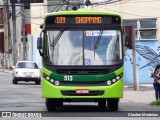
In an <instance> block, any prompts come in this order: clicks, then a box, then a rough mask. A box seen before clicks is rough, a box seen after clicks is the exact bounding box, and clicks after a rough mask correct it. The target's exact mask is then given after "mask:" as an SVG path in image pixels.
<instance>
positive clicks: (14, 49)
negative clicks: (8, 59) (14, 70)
mask: <svg viewBox="0 0 160 120" xmlns="http://www.w3.org/2000/svg"><path fill="white" fill-rule="evenodd" d="M12 26H13V47H12V52H13V53H12V56H13V57H12V58H13V64H14V65H15V64H16V62H17V40H16V15H15V3H12Z"/></svg>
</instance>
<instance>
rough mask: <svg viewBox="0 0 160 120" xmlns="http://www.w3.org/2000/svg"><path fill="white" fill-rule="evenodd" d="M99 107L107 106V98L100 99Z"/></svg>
mask: <svg viewBox="0 0 160 120" xmlns="http://www.w3.org/2000/svg"><path fill="white" fill-rule="evenodd" d="M98 107H100V108H105V107H106V99H100V100H99V101H98Z"/></svg>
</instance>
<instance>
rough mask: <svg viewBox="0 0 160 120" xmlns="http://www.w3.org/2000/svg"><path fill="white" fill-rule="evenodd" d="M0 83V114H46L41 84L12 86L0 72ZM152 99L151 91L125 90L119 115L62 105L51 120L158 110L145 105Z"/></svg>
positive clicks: (90, 105)
mask: <svg viewBox="0 0 160 120" xmlns="http://www.w3.org/2000/svg"><path fill="white" fill-rule="evenodd" d="M0 83H1V86H0V111H37V112H44V113H46V114H47V113H49V112H47V110H46V107H45V100H44V99H43V98H42V97H41V85H35V84H34V82H33V83H32V82H19V83H18V84H16V85H15V84H12V74H11V73H5V72H0ZM137 94H138V95H137ZM144 94H146V95H144ZM137 97H139V99H137ZM145 97H146V98H145ZM154 99H155V98H154V91H153V89H152V88H151V89H149V90H148V91H145V90H143V91H133V90H130V89H129V88H125V91H124V98H123V99H121V100H120V104H119V112H115V113H113V114H111V113H110V112H109V111H108V109H107V107H106V110H101V109H99V108H98V107H97V103H89V102H80V103H64V106H63V107H62V108H58V109H57V111H56V112H53V113H52V116H51V117H53V116H58V117H59V116H61V117H62V116H68V117H74V116H76V117H80V116H86V117H87V116H89V117H101V116H104V117H105V116H107V114H108V115H109V114H110V116H112V115H113V116H116V114H117V115H119V113H120V112H124V111H129V112H134V111H137V112H138V111H160V108H159V107H154V106H150V105H149V102H151V101H153V100H154ZM159 115H160V114H159Z"/></svg>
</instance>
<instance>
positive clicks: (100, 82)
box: [59, 81, 107, 86]
mask: <svg viewBox="0 0 160 120" xmlns="http://www.w3.org/2000/svg"><path fill="white" fill-rule="evenodd" d="M59 82H60V83H59V86H107V82H106V81H92V82H82V81H81V82H73V81H72V82H69V81H59Z"/></svg>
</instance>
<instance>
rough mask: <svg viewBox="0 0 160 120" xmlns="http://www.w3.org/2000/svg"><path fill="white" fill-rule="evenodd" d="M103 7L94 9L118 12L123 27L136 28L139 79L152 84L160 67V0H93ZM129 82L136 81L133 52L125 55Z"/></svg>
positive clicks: (129, 51)
mask: <svg viewBox="0 0 160 120" xmlns="http://www.w3.org/2000/svg"><path fill="white" fill-rule="evenodd" d="M96 2H98V3H99V4H100V3H101V5H98V4H97V6H95V7H94V8H93V9H97V10H102V11H113V12H118V13H120V14H121V15H122V18H123V25H125V26H132V27H133V28H134V33H135V39H134V40H135V42H136V73H137V76H136V79H137V82H138V83H152V82H153V79H152V78H150V73H151V72H153V71H154V68H155V66H156V65H157V64H160V14H159V10H160V7H159V6H160V1H159V0H155V1H153V0H145V1H144V0H119V1H118V0H108V1H106V2H105V1H103V0H92V3H96ZM124 63H125V68H124V69H125V74H124V78H125V83H132V82H133V56H132V50H127V52H126V56H125V61H124Z"/></svg>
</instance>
